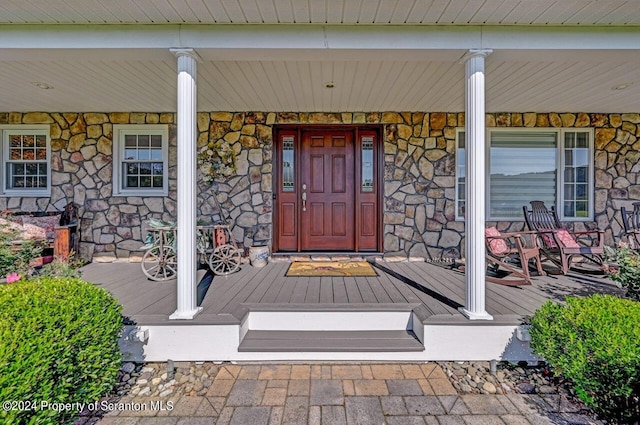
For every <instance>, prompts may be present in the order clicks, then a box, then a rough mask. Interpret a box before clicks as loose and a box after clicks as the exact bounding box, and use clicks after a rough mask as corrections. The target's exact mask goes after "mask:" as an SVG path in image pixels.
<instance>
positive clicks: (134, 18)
mask: <svg viewBox="0 0 640 425" xmlns="http://www.w3.org/2000/svg"><path fill="white" fill-rule="evenodd" d="M0 23H18V24H24V23H51V24H55V23H74V24H105V23H107V24H108V23H125V24H144V23H155V24H168V23H193V24H215V23H233V24H245V23H258V24H259V23H267V24H269V23H271V24H278V23H310V24H326V23H329V24H332V23H335V24H419V25H423V24H425V25H432V24H438V25H467V24H469V25H484V24H488V25H569V26H570V25H632V26H633V25H640V8H638V4H637V0H483V1H479V0H311V1H300V0H59V1H55V2H52V1H50V0H29V1H24V0H1V1H0Z"/></svg>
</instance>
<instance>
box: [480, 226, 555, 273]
mask: <svg viewBox="0 0 640 425" xmlns="http://www.w3.org/2000/svg"><path fill="white" fill-rule="evenodd" d="M535 236H536V234H535V233H534V232H517V233H501V232H499V231H498V230H497V229H496V228H495V227H488V228H486V229H485V242H486V248H487V254H486V257H487V265H488V269H487V277H486V279H487V281H489V282H493V283H497V284H500V285H508V286H519V285H531V275H530V273H529V262H530V260H534V262H535V263H536V268H537V270H538V275H540V276H543V275H545V272H544V270H543V269H542V262H541V261H540V250H539V248H538V245H537V243H536V237H535ZM500 269H504V270H505V271H502V270H500Z"/></svg>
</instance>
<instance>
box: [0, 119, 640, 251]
mask: <svg viewBox="0 0 640 425" xmlns="http://www.w3.org/2000/svg"><path fill="white" fill-rule="evenodd" d="M144 123H147V124H167V125H168V126H169V170H168V172H169V196H167V197H124V196H113V194H112V193H113V191H112V189H113V188H112V182H111V180H112V170H113V168H112V160H113V158H112V153H113V125H114V124H144ZM0 124H49V125H50V126H51V145H52V146H51V148H52V149H51V152H52V158H51V169H52V191H51V197H50V198H15V197H3V198H0V208H1V209H15V210H17V209H20V210H24V211H39V210H55V209H58V210H60V209H62V207H63V206H64V205H65V204H66V203H67V202H68V201H71V200H73V201H74V202H76V203H78V204H79V205H80V207H81V210H80V212H81V216H82V218H83V228H82V243H81V254H82V256H83V257H85V258H91V257H99V256H117V257H119V258H127V257H130V256H139V255H140V254H141V252H140V251H138V250H137V248H138V247H139V246H140V245H142V240H143V239H144V236H145V235H144V221H145V220H147V219H149V218H151V217H154V218H162V219H165V220H166V219H175V212H176V205H175V203H176V191H175V190H176V137H175V135H176V126H175V115H174V114H172V113H134V112H130V113H129V112H124V113H41V112H30V113H16V112H11V113H0ZM276 124H383V125H384V144H383V146H382V148H383V149H384V180H385V184H384V250H385V253H386V255H389V256H401V257H419V258H427V259H439V258H442V257H458V256H460V255H464V253H463V252H462V247H463V246H464V224H463V223H462V222H459V221H455V129H456V127H463V126H464V114H463V113H424V112H413V113H410V112H404V113H396V112H380V113H358V112H356V113H274V112H211V113H199V114H198V120H197V125H198V147H200V146H204V144H206V143H208V142H209V141H216V140H220V139H224V140H226V141H227V142H229V144H230V145H231V146H232V148H233V149H234V151H235V153H236V157H237V168H238V172H237V175H236V176H234V177H230V178H228V179H224V180H220V181H217V182H216V183H214V185H206V184H204V183H203V182H202V181H201V182H200V184H199V196H198V216H199V217H200V218H202V219H203V221H205V222H213V221H217V220H218V219H219V218H220V216H219V213H218V211H217V209H216V207H215V201H214V199H213V198H212V197H213V195H214V194H217V196H218V200H219V201H220V203H221V204H222V206H223V210H224V211H226V214H228V216H229V217H230V218H231V219H232V220H233V223H234V227H233V231H234V236H235V237H236V239H237V240H238V241H239V242H241V243H242V244H243V245H244V246H246V247H248V246H251V245H265V244H266V245H270V243H271V238H272V224H271V223H272V155H273V151H272V149H273V140H272V130H273V126H274V125H276ZM487 126H489V127H531V128H533V127H576V128H594V129H595V157H594V161H595V177H596V182H595V215H594V221H593V222H576V223H571V225H573V227H575V229H576V230H580V229H592V228H596V227H597V228H600V229H603V230H605V232H606V241H607V243H608V244H613V243H614V242H615V241H617V240H618V238H619V235H620V232H621V222H620V207H621V206H623V205H630V204H631V202H633V201H637V200H640V164H639V160H640V114H637V113H629V114H585V113H543V114H541V113H491V114H487ZM497 225H498V227H499V228H500V229H504V230H520V229H521V228H522V227H523V223H522V222H500V223H497Z"/></svg>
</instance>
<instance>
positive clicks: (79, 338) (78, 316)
mask: <svg viewBox="0 0 640 425" xmlns="http://www.w3.org/2000/svg"><path fill="white" fill-rule="evenodd" d="M120 312H121V307H120V306H119V305H118V304H117V302H116V301H115V299H114V298H113V297H112V296H111V295H110V294H109V293H108V292H106V291H105V290H104V289H102V288H98V287H96V286H94V285H92V284H90V283H87V282H84V281H82V280H80V279H76V278H51V277H43V278H40V279H34V280H26V281H19V282H16V283H12V284H3V285H0V401H3V402H4V401H27V402H36V403H38V405H37V406H38V407H40V404H39V403H40V402H43V401H44V402H49V403H73V402H77V403H90V402H96V401H98V399H99V398H100V397H101V396H103V395H105V394H107V393H108V392H109V391H110V390H111V389H112V388H113V385H114V384H115V382H116V377H117V373H118V368H119V365H120V363H121V356H120V351H119V348H118V336H119V334H120V331H121V330H122V317H121V314H120ZM77 413H78V412H77V411H71V412H56V411H54V410H52V409H44V410H41V409H36V410H27V411H19V410H11V411H8V412H5V411H0V423H3V424H57V423H62V422H63V421H65V420H68V419H70V418H71V417H73V416H74V415H75V414H77Z"/></svg>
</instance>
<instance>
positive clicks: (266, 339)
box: [238, 330, 424, 352]
mask: <svg viewBox="0 0 640 425" xmlns="http://www.w3.org/2000/svg"><path fill="white" fill-rule="evenodd" d="M238 351H241V352H249V351H252V352H332V351H333V352H407V351H424V345H423V344H422V343H421V342H420V341H419V340H418V339H417V337H416V335H415V334H414V333H413V332H412V331H410V330H384V331H380V330H375V331H372V330H358V331H273V330H272V331H266V330H248V331H247V333H246V334H245V336H244V338H243V339H242V342H241V343H240V346H239V347H238Z"/></svg>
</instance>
